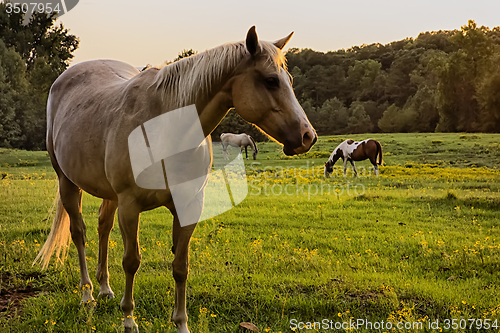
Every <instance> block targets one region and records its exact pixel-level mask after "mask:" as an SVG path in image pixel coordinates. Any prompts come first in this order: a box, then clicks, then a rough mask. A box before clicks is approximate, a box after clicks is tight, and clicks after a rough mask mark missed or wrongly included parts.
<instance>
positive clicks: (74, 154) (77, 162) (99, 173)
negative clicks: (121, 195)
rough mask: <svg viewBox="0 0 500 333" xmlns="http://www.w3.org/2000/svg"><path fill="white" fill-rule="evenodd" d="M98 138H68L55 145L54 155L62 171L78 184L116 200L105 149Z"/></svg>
mask: <svg viewBox="0 0 500 333" xmlns="http://www.w3.org/2000/svg"><path fill="white" fill-rule="evenodd" d="M96 141H97V140H95V139H92V138H90V136H88V137H87V138H85V139H84V140H75V139H70V138H67V140H64V143H61V144H57V143H56V145H55V147H54V156H55V158H56V161H57V164H58V166H59V168H60V169H61V171H62V172H63V173H64V175H65V176H66V178H68V179H69V180H70V181H71V182H72V183H74V184H75V185H76V186H78V187H79V188H81V189H82V190H84V191H85V192H88V193H90V194H92V195H94V196H96V197H99V198H103V199H108V200H116V193H115V192H114V190H113V188H112V186H111V184H110V183H109V181H108V179H107V177H106V172H105V169H104V153H103V151H102V150H103V149H102V148H99V147H98V146H97V142H96ZM101 144H102V143H101Z"/></svg>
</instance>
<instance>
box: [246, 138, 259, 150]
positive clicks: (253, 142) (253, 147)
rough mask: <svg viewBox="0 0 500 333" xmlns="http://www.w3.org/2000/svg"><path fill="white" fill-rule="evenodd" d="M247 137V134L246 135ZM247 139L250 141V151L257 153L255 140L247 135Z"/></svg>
mask: <svg viewBox="0 0 500 333" xmlns="http://www.w3.org/2000/svg"><path fill="white" fill-rule="evenodd" d="M247 135H248V134H247ZM248 138H249V139H250V141H251V142H252V149H253V151H254V152H259V150H258V149H257V144H256V143H255V140H254V139H253V138H252V137H251V136H250V135H248Z"/></svg>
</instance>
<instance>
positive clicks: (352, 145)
mask: <svg viewBox="0 0 500 333" xmlns="http://www.w3.org/2000/svg"><path fill="white" fill-rule="evenodd" d="M377 156H378V163H377ZM339 158H341V159H342V160H343V161H344V176H345V175H346V171H347V161H349V162H351V165H352V170H353V171H354V174H355V175H357V174H358V172H357V171H356V166H355V165H354V161H363V160H366V159H370V162H372V164H373V167H374V168H375V175H377V176H378V165H382V146H381V145H380V142H378V141H375V140H372V139H368V140H363V141H353V140H350V139H349V140H345V141H344V142H342V143H341V144H340V145H338V146H337V148H335V150H334V151H333V153H332V154H331V155H330V158H329V159H328V161H327V162H326V163H325V177H327V176H328V174H330V173H332V172H333V166H334V165H335V162H337V160H338V159H339ZM377 164H378V165H377Z"/></svg>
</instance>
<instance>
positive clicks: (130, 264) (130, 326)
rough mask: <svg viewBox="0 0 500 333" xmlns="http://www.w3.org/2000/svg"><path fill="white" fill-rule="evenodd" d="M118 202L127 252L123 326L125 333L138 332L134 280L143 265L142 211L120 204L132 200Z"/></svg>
mask: <svg viewBox="0 0 500 333" xmlns="http://www.w3.org/2000/svg"><path fill="white" fill-rule="evenodd" d="M127 199H129V198H126V199H124V200H123V199H122V200H120V199H119V200H118V223H119V225H120V231H121V234H122V239H123V246H124V249H125V252H124V254H123V260H122V266H123V270H124V271H125V293H124V294H123V298H122V300H121V302H120V306H121V308H122V311H123V326H124V327H125V332H127V333H128V332H138V331H139V327H138V326H137V324H136V323H135V320H134V308H135V302H134V279H135V273H137V270H138V269H139V266H140V265H141V254H140V252H139V238H138V233H139V215H140V209H138V208H137V207H136V206H135V205H133V204H132V205H130V204H122V205H121V204H120V202H127V203H129V202H131V200H130V199H129V200H127Z"/></svg>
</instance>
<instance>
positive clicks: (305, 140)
mask: <svg viewBox="0 0 500 333" xmlns="http://www.w3.org/2000/svg"><path fill="white" fill-rule="evenodd" d="M317 140H318V137H317V136H316V135H314V134H313V133H311V132H310V131H307V132H305V133H304V136H303V137H302V144H303V145H305V146H308V147H310V146H312V145H313V144H315V143H316V141H317Z"/></svg>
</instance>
